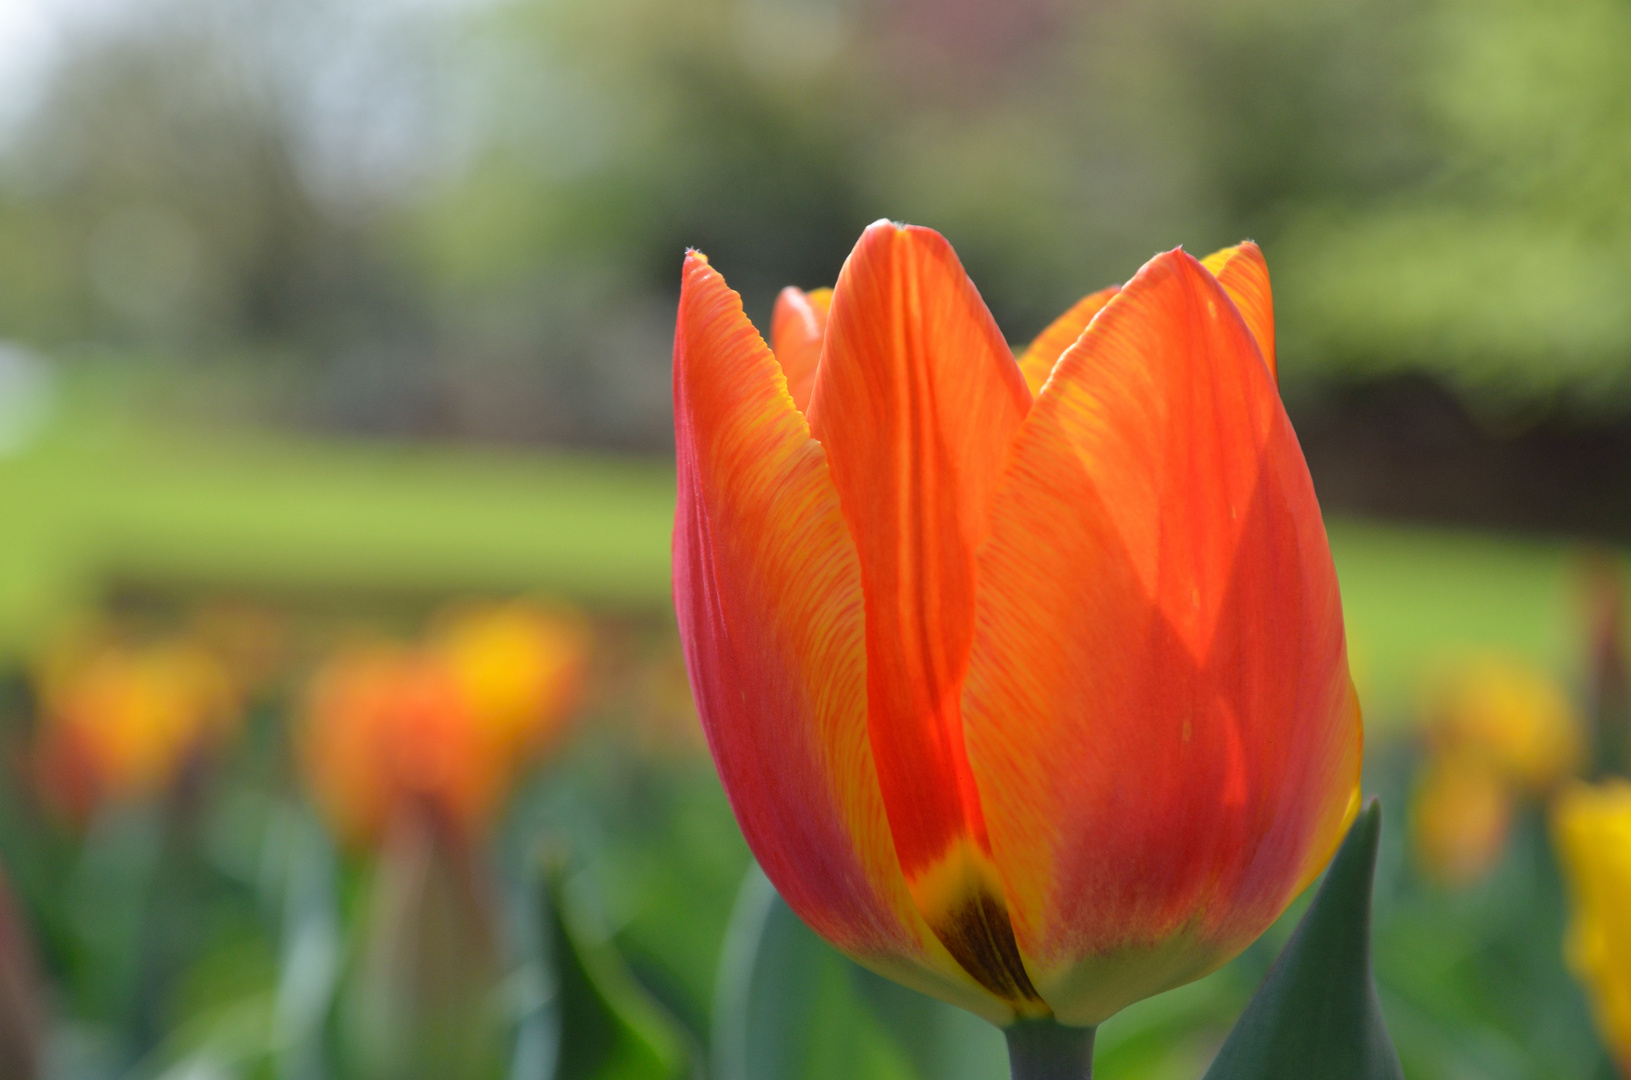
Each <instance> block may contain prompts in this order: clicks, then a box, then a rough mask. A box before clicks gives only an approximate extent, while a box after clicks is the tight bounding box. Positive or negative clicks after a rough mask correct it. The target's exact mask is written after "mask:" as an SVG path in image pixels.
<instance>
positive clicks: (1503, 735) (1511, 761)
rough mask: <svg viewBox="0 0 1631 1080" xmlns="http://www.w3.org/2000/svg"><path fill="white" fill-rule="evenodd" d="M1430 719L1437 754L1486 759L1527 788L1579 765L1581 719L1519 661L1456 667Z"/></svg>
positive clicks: (1548, 681) (1439, 690)
mask: <svg viewBox="0 0 1631 1080" xmlns="http://www.w3.org/2000/svg"><path fill="white" fill-rule="evenodd" d="M1427 717H1428V723H1429V725H1430V727H1429V730H1428V738H1429V740H1430V741H1431V742H1432V744H1433V746H1434V749H1435V752H1437V753H1440V754H1445V753H1453V754H1459V755H1465V756H1469V757H1477V758H1480V759H1482V760H1484V761H1485V762H1487V763H1488V765H1489V767H1490V768H1491V769H1493V770H1494V771H1496V772H1497V773H1499V774H1500V775H1501V776H1502V777H1504V778H1505V779H1506V780H1507V781H1508V782H1509V783H1510V784H1512V785H1513V786H1514V787H1515V788H1516V789H1518V790H1521V791H1526V792H1543V791H1547V790H1550V789H1551V788H1553V787H1555V786H1556V785H1557V784H1559V783H1561V782H1562V781H1563V780H1565V779H1567V778H1568V777H1570V776H1572V775H1574V773H1575V771H1576V770H1577V769H1578V768H1579V766H1580V761H1581V751H1582V742H1583V739H1582V729H1581V722H1580V717H1579V714H1578V712H1577V711H1576V709H1575V707H1574V704H1573V702H1572V701H1571V700H1570V697H1569V693H1568V691H1567V690H1566V689H1565V688H1564V687H1563V685H1562V684H1561V683H1560V682H1559V681H1558V680H1557V679H1555V678H1553V677H1552V676H1551V675H1549V674H1548V673H1547V672H1545V671H1543V670H1541V669H1540V668H1537V667H1535V666H1534V665H1533V664H1530V663H1529V662H1527V661H1525V660H1522V659H1519V658H1517V657H1509V656H1500V655H1485V656H1480V657H1477V658H1474V659H1472V660H1469V661H1467V662H1465V663H1464V664H1462V665H1460V666H1458V667H1457V668H1455V669H1454V670H1453V671H1451V672H1450V673H1449V674H1448V675H1447V677H1446V678H1444V679H1443V680H1442V681H1440V682H1439V683H1438V684H1437V685H1436V686H1435V687H1434V689H1433V691H1432V693H1431V694H1430V695H1429V697H1428V703H1427Z"/></svg>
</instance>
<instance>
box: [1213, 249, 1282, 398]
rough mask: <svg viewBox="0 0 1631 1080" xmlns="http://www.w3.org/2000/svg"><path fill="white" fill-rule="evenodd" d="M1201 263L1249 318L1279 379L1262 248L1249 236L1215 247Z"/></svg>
mask: <svg viewBox="0 0 1631 1080" xmlns="http://www.w3.org/2000/svg"><path fill="white" fill-rule="evenodd" d="M1201 265H1202V266H1205V267H1206V268H1207V269H1208V270H1210V271H1211V272H1212V276H1213V277H1215V278H1217V279H1218V284H1219V285H1222V286H1223V291H1224V292H1226V293H1228V294H1229V299H1231V300H1233V301H1234V302H1235V307H1236V308H1238V309H1239V310H1240V317H1241V318H1242V319H1245V320H1246V329H1248V330H1250V331H1251V332H1252V338H1253V339H1254V340H1256V342H1257V347H1258V349H1259V350H1261V351H1262V353H1263V363H1265V364H1267V365H1268V366H1269V374H1270V375H1273V376H1274V377H1275V378H1276V379H1278V378H1279V377H1280V369H1279V367H1278V366H1277V365H1276V364H1275V360H1274V294H1273V293H1272V292H1271V291H1270V290H1269V264H1268V263H1266V262H1264V261H1263V252H1262V251H1260V250H1259V249H1258V247H1257V245H1256V244H1254V243H1252V242H1251V241H1250V240H1245V241H1242V242H1241V243H1238V244H1236V245H1235V246H1234V247H1227V248H1224V249H1223V250H1222V251H1214V252H1212V254H1210V255H1208V256H1207V257H1206V258H1205V259H1203V260H1201Z"/></svg>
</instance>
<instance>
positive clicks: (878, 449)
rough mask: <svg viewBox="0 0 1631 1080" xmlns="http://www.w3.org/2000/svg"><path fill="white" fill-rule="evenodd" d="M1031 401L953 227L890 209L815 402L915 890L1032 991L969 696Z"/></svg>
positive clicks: (815, 428) (861, 259) (845, 278)
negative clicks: (995, 531) (964, 700)
mask: <svg viewBox="0 0 1631 1080" xmlns="http://www.w3.org/2000/svg"><path fill="white" fill-rule="evenodd" d="M1029 405H1030V395H1029V393H1027V391H1026V389H1025V383H1024V381H1023V380H1022V379H1021V378H1020V375H1019V369H1018V367H1016V366H1015V364H1014V360H1013V356H1012V354H1011V353H1010V352H1009V351H1008V348H1007V345H1006V344H1005V343H1004V342H1003V339H1002V335H1001V334H1000V333H998V331H997V327H996V324H995V323H994V322H993V321H992V319H991V315H990V313H989V312H988V311H986V308H985V304H984V303H983V302H982V301H981V300H980V297H979V294H978V293H977V292H975V290H974V286H973V284H972V283H971V282H970V281H969V280H968V275H967V274H966V273H964V272H963V267H962V264H961V263H959V262H958V261H957V256H956V255H955V254H954V253H953V252H952V250H951V245H950V244H948V243H947V242H946V240H945V238H944V237H942V236H940V235H939V234H938V233H935V232H932V231H930V230H928V229H918V228H911V227H906V226H896V225H894V224H891V223H889V222H879V223H877V224H875V225H873V226H872V227H870V228H869V229H867V231H866V233H865V234H864V235H863V236H862V237H861V241H860V243H858V244H857V245H856V247H855V251H854V253H852V254H851V255H850V257H849V259H848V260H847V261H846V262H845V264H844V269H843V271H842V272H841V273H840V274H839V276H838V285H837V287H836V288H835V290H834V293H833V301H832V310H831V313H830V317H829V320H828V324H827V342H826V347H825V350H824V351H823V353H822V357H821V370H820V373H819V375H818V376H817V379H816V390H815V396H814V400H813V402H812V404H811V407H810V426H811V431H812V432H813V433H814V434H815V436H816V437H817V438H819V439H820V440H821V441H822V443H823V444H824V445H825V447H826V450H827V455H828V460H829V462H830V463H831V466H832V476H833V480H834V482H835V484H836V487H837V489H838V499H839V503H840V505H841V506H842V507H843V513H844V518H845V520H846V521H847V522H848V523H849V527H850V534H851V535H852V536H854V538H855V545H856V551H857V553H858V555H859V558H860V568H861V580H862V584H863V590H864V592H865V600H866V692H867V714H868V727H869V731H870V734H871V744H872V753H873V759H874V760H875V761H876V763H877V767H878V779H879V781H880V783H881V786H882V788H883V800H884V806H885V807H886V808H887V810H888V815H889V828H890V832H891V834H892V835H893V837H894V841H895V851H896V854H897V855H899V857H900V865H901V868H902V869H903V870H904V871H905V873H906V879H907V882H908V884H909V885H910V887H911V890H912V896H913V899H914V900H915V901H916V902H917V905H918V908H919V910H920V911H922V912H923V914H924V916H925V918H927V919H928V921H929V925H930V926H931V927H933V928H934V930H935V933H936V934H938V935H939V936H940V938H941V940H942V941H944V942H945V943H946V945H947V947H948V948H949V949H950V950H951V952H952V955H953V956H956V957H957V959H958V961H959V962H960V963H962V964H963V966H964V967H965V968H967V969H968V970H969V971H970V973H971V974H973V975H974V977H975V978H977V979H979V980H980V981H981V983H982V984H983V985H985V986H986V987H987V988H989V989H990V990H992V992H994V993H997V994H999V995H1001V996H1003V997H1005V998H1007V999H1009V1000H1011V1001H1014V1002H1016V1004H1017V1005H1018V1006H1019V1007H1021V1008H1024V1007H1025V1006H1024V1004H1023V1003H1024V1002H1026V1001H1029V1000H1031V999H1032V998H1033V991H1032V990H1031V987H1030V984H1029V982H1028V981H1027V979H1026V977H1025V973H1024V970H1023V965H1022V964H1021V963H1020V961H1019V957H1018V954H1017V953H1016V952H1014V949H1013V940H1012V932H1011V930H1010V928H1009V927H1008V920H1007V917H1006V915H1005V914H1004V913H1003V910H1002V900H1001V888H1000V885H999V884H998V882H997V879H996V876H995V870H994V868H993V867H992V865H991V862H990V857H989V844H988V841H987V838H986V832H985V823H984V820H983V817H982V815H981V812H980V803H979V795H978V793H977V792H976V790H975V787H974V782H973V776H972V774H971V773H970V772H969V768H968V760H967V756H966V754H965V752H964V748H963V722H962V715H961V710H960V707H959V700H960V698H961V694H962V685H963V676H964V673H965V672H966V671H967V667H968V654H969V648H970V645H971V644H972V642H973V637H974V569H975V561H974V560H975V552H976V550H977V549H978V548H979V545H980V543H981V542H982V541H983V540H984V538H985V535H986V529H987V518H988V514H989V507H990V502H991V497H992V494H993V492H994V490H995V487H996V483H997V480H998V478H999V476H1000V474H1001V470H1002V466H1003V463H1004V462H1005V461H1006V460H1007V457H1008V450H1009V446H1010V444H1011V443H1012V441H1013V438H1014V434H1015V433H1016V432H1017V431H1018V429H1019V425H1020V423H1021V422H1022V421H1023V419H1024V417H1025V413H1026V410H1027V409H1028V408H1029Z"/></svg>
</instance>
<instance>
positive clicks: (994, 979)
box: [674, 222, 1361, 1026]
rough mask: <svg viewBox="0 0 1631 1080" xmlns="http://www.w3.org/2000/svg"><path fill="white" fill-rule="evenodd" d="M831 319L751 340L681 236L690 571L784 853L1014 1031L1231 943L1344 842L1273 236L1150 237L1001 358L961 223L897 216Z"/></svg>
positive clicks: (842, 919)
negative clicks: (1260, 242)
mask: <svg viewBox="0 0 1631 1080" xmlns="http://www.w3.org/2000/svg"><path fill="white" fill-rule="evenodd" d="M797 300H798V294H787V295H784V298H783V301H782V303H783V305H784V306H785V305H788V304H791V303H795V302H797ZM809 306H810V307H811V308H812V309H813V308H814V307H815V304H814V303H811V304H810V305H809ZM826 316H827V317H826V319H825V325H824V326H823V325H822V323H823V320H821V319H820V318H810V319H797V320H795V319H791V318H787V317H785V316H783V315H781V314H778V318H777V320H776V323H777V327H778V333H777V334H776V335H775V337H776V342H775V349H774V351H772V350H771V349H769V348H767V347H766V346H765V344H764V342H763V340H762V339H761V338H760V336H759V334H758V333H757V331H755V329H754V328H753V326H752V325H751V324H750V323H749V322H748V320H747V318H746V317H745V316H744V315H743V312H742V306H741V302H740V300H739V298H738V297H737V295H736V294H735V293H734V292H732V291H731V290H730V289H729V288H728V287H727V286H726V284H725V282H724V279H723V278H721V277H720V275H719V274H718V273H717V272H716V271H715V270H714V269H713V268H712V267H711V266H710V265H709V264H708V261H707V259H706V258H705V257H703V256H702V255H700V254H697V253H692V254H690V255H688V257H687V259H686V263H685V270H684V280H683V288H682V292H681V298H680V307H679V318H678V325H677V329H676V338H675V350H674V394H675V413H676V432H677V437H676V442H677V450H678V467H679V504H678V509H677V514H676V522H675V531H674V599H675V605H676V608H677V611H678V614H679V624H680V630H681V634H682V637H683V639H684V644H685V650H686V662H687V666H688V669H689V672H690V677H691V683H692V688H693V692H694V693H695V696H696V698H697V702H698V708H699V711H700V712H701V715H702V718H703V723H704V726H705V728H706V730H707V734H708V739H709V745H710V747H711V749H712V752H713V754H714V758H715V761H716V763H717V765H718V768H719V772H720V775H721V777H722V779H723V781H724V785H725V789H726V791H727V792H728V793H729V796H730V799H731V803H732V806H733V807H734V809H735V812H736V816H737V819H738V821H739V822H740V823H741V826H742V829H743V832H744V833H745V834H746V836H747V840H748V843H749V845H750V846H751V847H752V848H753V851H754V852H755V854H756V855H757V856H758V858H759V861H760V863H761V864H762V865H763V867H764V869H765V872H766V873H767V874H768V875H769V877H770V879H771V881H772V882H774V883H775V885H776V887H777V889H778V890H779V891H780V892H781V894H782V896H783V897H784V898H785V899H786V900H787V902H788V903H789V904H790V905H791V906H792V908H793V909H794V910H795V911H796V912H798V913H799V915H800V916H801V917H803V918H804V920H805V921H806V922H808V923H809V924H810V926H811V927H812V928H814V929H815V930H816V931H817V932H818V933H820V934H822V935H823V936H824V937H826V938H827V939H828V940H829V941H831V942H833V943H834V944H835V945H837V946H838V947H839V948H840V949H842V950H843V951H845V952H846V953H848V954H849V955H850V956H852V957H854V958H855V959H856V960H858V961H860V962H861V963H863V964H865V965H867V966H869V967H872V968H874V969H875V970H877V971H880V972H882V973H884V974H886V975H889V976H891V977H894V978H897V979H899V980H900V981H902V982H905V983H907V984H909V985H912V986H915V987H917V988H919V989H922V990H924V991H926V992H929V993H932V994H935V995H937V996H940V997H942V998H945V999H946V1000H948V1001H952V1002H954V1003H956V1004H959V1005H962V1006H964V1007H966V1008H968V1009H971V1010H973V1011H975V1012H977V1013H980V1014H981V1015H983V1016H985V1017H987V1018H988V1019H991V1020H993V1021H995V1022H997V1023H1009V1022H1012V1021H1014V1020H1016V1019H1018V1018H1026V1017H1048V1016H1050V1015H1051V1016H1053V1017H1055V1018H1057V1019H1058V1020H1059V1021H1061V1022H1063V1023H1066V1024H1071V1025H1083V1026H1086V1025H1093V1024H1097V1023H1098V1022H1099V1021H1101V1020H1103V1019H1104V1018H1105V1017H1107V1016H1109V1015H1110V1014H1112V1013H1114V1012H1115V1011H1117V1010H1118V1009H1120V1008H1121V1007H1123V1006H1124V1005H1127V1004H1128V1003H1130V1002H1132V1001H1135V1000H1137V999H1139V998H1142V997H1145V996H1148V995H1150V994H1154V993H1157V992H1159V991H1161V990H1164V989H1167V988H1169V987H1172V986H1176V985H1179V984H1181V983H1184V982H1187V981H1189V980H1191V979H1194V978H1197V977H1199V976H1201V975H1203V974H1205V973H1207V972H1209V971H1211V970H1213V969H1215V968H1217V967H1218V966H1220V965H1221V964H1223V963H1224V962H1225V961H1226V960H1228V959H1229V958H1230V957H1232V956H1234V955H1235V954H1236V953H1238V952H1239V951H1240V950H1241V949H1242V948H1244V947H1245V946H1246V944H1248V943H1249V942H1250V941H1252V940H1253V939H1254V938H1255V937H1257V936H1258V935H1259V934H1260V933H1261V932H1262V931H1263V930H1264V929H1265V928H1266V927H1267V926H1268V925H1269V924H1270V923H1271V922H1272V921H1273V920H1274V919H1275V917H1276V916H1278V915H1279V914H1280V912H1281V911H1282V910H1284V908H1285V906H1286V905H1287V904H1288V903H1289V902H1290V900H1291V899H1292V897H1294V896H1295V895H1296V893H1297V892H1298V891H1299V890H1301V889H1302V888H1303V887H1304V886H1305V885H1307V884H1308V883H1309V881H1310V880H1311V879H1312V878H1314V877H1315V876H1316V875H1317V874H1318V873H1319V871H1320V869H1321V868H1322V867H1323V866H1324V864H1325V863H1326V861H1327V860H1328V859H1329V858H1330V856H1331V854H1332V852H1333V851H1334V850H1335V848H1336V845H1337V843H1338V841H1339V840H1340V838H1341V836H1342V833H1343V829H1344V827H1345V825H1346V823H1347V822H1348V820H1349V819H1350V817H1351V815H1352V814H1353V813H1354V811H1355V809H1356V807H1357V794H1358V779H1359V763H1360V747H1361V732H1360V718H1359V708H1358V703H1357V700H1356V698H1355V695H1354V691H1353V685H1352V682H1351V680H1350V678H1349V675H1348V665H1347V658H1346V647H1345V643H1344V635H1343V626H1342V612H1341V602H1340V599H1339V597H1338V593H1337V581H1336V576H1335V573H1334V571H1333V569H1332V565H1331V556H1330V552H1329V549H1328V547H1327V543H1326V537H1325V530H1324V526H1323V524H1322V522H1321V520H1320V514H1319V507H1318V505H1317V504H1316V502H1315V498H1314V490H1313V486H1312V484H1311V483H1310V481H1309V477H1308V470H1307V467H1306V466H1305V464H1304V462H1303V458H1302V453H1301V451H1300V449H1299V448H1298V445H1297V440H1296V436H1295V435H1294V434H1293V433H1292V430H1291V425H1290V422H1289V421H1288V420H1287V419H1286V414H1285V410H1284V409H1283V408H1282V406H1281V403H1280V398H1279V394H1278V392H1277V390H1276V387H1275V381H1274V351H1273V341H1272V333H1273V330H1272V327H1273V320H1272V314H1271V303H1270V294H1269V283H1268V275H1267V270H1266V268H1265V266H1264V263H1263V260H1262V256H1261V254H1260V253H1259V252H1258V250H1257V248H1256V246H1255V245H1252V244H1250V243H1247V244H1241V245H1240V246H1238V247H1235V248H1231V249H1228V250H1227V251H1223V252H1219V253H1218V254H1217V255H1214V256H1212V257H1211V258H1210V259H1208V260H1206V261H1205V262H1204V263H1203V262H1199V261H1197V260H1195V259H1193V258H1191V257H1190V256H1189V255H1187V254H1185V253H1184V252H1183V251H1181V250H1179V251H1170V252H1167V253H1165V254H1162V255H1158V256H1156V257H1155V258H1154V259H1152V260H1150V262H1149V263H1148V264H1146V265H1145V266H1144V268H1143V269H1142V270H1140V271H1139V273H1138V274H1137V275H1136V276H1135V277H1133V279H1132V280H1131V281H1129V282H1128V283H1127V284H1126V285H1124V286H1122V287H1121V288H1119V289H1111V290H1105V291H1104V292H1101V293H1096V294H1094V295H1093V296H1090V297H1088V298H1087V299H1085V300H1083V301H1082V302H1081V303H1080V304H1078V305H1076V307H1074V308H1072V309H1071V310H1070V311H1069V312H1067V313H1066V314H1065V315H1064V316H1063V317H1062V318H1061V320H1060V321H1059V322H1058V323H1056V324H1055V325H1054V326H1052V327H1050V328H1049V329H1048V330H1047V331H1045V332H1044V333H1043V335H1042V336H1041V337H1040V338H1039V339H1038V341H1037V343H1036V344H1035V345H1034V346H1033V347H1032V348H1031V349H1029V350H1027V351H1026V352H1025V353H1024V354H1023V355H1022V356H1021V358H1020V359H1019V360H1018V361H1017V362H1016V360H1015V358H1014V356H1013V355H1012V353H1010V351H1009V349H1008V347H1007V345H1006V344H1005V343H1004V341H1003V339H1002V337H1001V335H1000V334H999V332H998V330H997V327H996V325H995V323H994V322H993V321H992V318H991V316H990V314H989V313H988V312H987V310H986V308H985V305H984V303H983V302H982V301H981V299H980V297H979V294H978V293H977V292H976V291H975V289H974V286H973V285H972V284H971V283H970V281H969V280H968V277H967V276H966V274H965V273H964V271H963V268H962V265H961V264H960V263H959V262H958V260H957V257H956V255H955V254H954V253H953V252H952V250H951V247H950V245H948V244H947V242H946V241H945V239H944V238H942V237H941V236H940V235H939V234H937V233H934V232H932V231H929V230H927V229H920V228H913V227H909V226H897V225H894V224H891V223H888V222H879V223H877V224H875V225H873V226H871V227H870V228H868V229H867V231H866V233H865V235H863V236H862V238H861V241H860V243H859V244H858V245H857V246H856V248H855V251H854V252H853V253H852V254H851V255H850V257H849V259H848V261H847V262H846V263H845V264H844V268H843V271H842V272H841V273H840V275H839V278H838V283H837V285H836V287H835V288H834V289H833V292H832V295H831V298H830V304H829V307H828V311H827V313H826ZM817 339H819V348H817V347H816V346H815V342H816V340H817ZM805 384H809V385H810V386H811V389H810V391H809V395H808V398H807V399H806V400H804V401H801V400H800V395H799V394H798V393H796V392H793V391H794V388H796V387H799V386H801V385H805Z"/></svg>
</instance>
